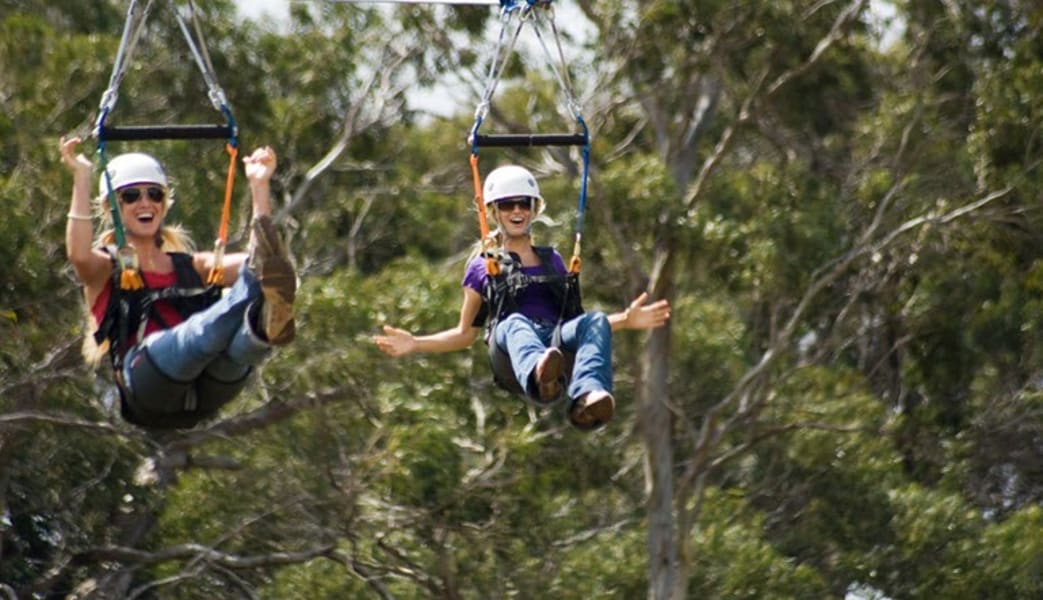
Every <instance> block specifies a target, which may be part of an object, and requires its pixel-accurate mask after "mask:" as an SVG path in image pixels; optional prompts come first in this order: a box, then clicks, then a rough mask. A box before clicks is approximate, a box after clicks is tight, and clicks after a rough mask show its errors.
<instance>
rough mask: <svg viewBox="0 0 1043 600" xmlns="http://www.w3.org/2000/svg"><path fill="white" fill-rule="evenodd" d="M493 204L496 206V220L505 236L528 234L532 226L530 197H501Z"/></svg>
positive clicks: (531, 201) (531, 200)
mask: <svg viewBox="0 0 1043 600" xmlns="http://www.w3.org/2000/svg"><path fill="white" fill-rule="evenodd" d="M493 206H494V207H495V208H496V221H497V223H499V224H500V229H501V230H502V231H503V232H504V234H505V235H506V236H507V237H522V236H527V235H529V230H530V228H531V227H532V212H533V211H532V209H533V199H532V198H529V197H527V196H516V197H514V198H503V199H501V200H498V201H497V202H496V203H495V204H494V205H493Z"/></svg>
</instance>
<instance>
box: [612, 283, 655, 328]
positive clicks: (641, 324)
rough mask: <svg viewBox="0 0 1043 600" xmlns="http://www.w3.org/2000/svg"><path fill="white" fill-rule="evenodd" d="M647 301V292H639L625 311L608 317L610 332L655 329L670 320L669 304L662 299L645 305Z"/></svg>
mask: <svg viewBox="0 0 1043 600" xmlns="http://www.w3.org/2000/svg"><path fill="white" fill-rule="evenodd" d="M647 300H648V292H641V295H640V296H638V297H637V298H634V301H633V302H631V303H630V306H628V307H627V309H626V310H624V311H622V312H618V313H613V314H611V315H609V316H608V322H609V323H610V324H611V325H612V331H618V330H620V329H655V328H656V327H662V326H663V325H665V324H666V322H667V320H668V319H670V303H669V302H668V301H667V300H665V299H664V300H657V301H655V302H653V303H651V304H645V302H646V301H647Z"/></svg>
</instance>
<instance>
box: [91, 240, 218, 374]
mask: <svg viewBox="0 0 1043 600" xmlns="http://www.w3.org/2000/svg"><path fill="white" fill-rule="evenodd" d="M106 251H107V252H108V253H109V256H110V257H112V264H113V269H112V286H111V293H110V294H109V303H108V305H107V306H106V307H105V316H104V317H103V318H102V320H101V323H100V324H99V325H98V329H97V331H95V332H94V341H95V342H96V343H98V344H99V345H100V344H102V343H104V342H105V340H108V341H109V360H110V361H111V362H112V368H113V369H114V370H115V372H116V379H117V381H118V380H120V379H121V377H120V374H121V372H122V368H123V357H124V356H125V355H126V353H127V351H128V350H130V348H131V344H130V340H131V336H132V333H133V334H136V337H135V338H134V339H136V340H137V341H138V342H140V341H141V340H142V339H143V337H144V335H145V326H146V325H147V324H148V321H149V319H150V318H154V319H156V320H157V321H158V322H159V323H160V325H162V326H163V327H164V328H167V327H170V324H169V323H166V322H164V321H163V318H162V317H161V316H160V315H159V314H158V313H155V314H154V313H153V310H152V308H153V306H155V304H156V302H159V301H166V302H167V303H169V304H170V305H171V306H173V307H174V309H175V310H176V311H177V312H178V313H179V314H180V315H181V317H182V318H188V317H189V316H190V315H192V314H195V313H197V312H199V311H201V310H204V309H206V308H207V307H208V306H210V305H211V304H213V303H214V302H216V301H217V300H218V299H219V298H220V297H221V288H220V287H218V286H207V285H205V284H204V283H203V279H202V278H201V277H200V276H199V273H197V272H196V270H195V267H193V266H192V255H191V254H186V253H184V252H168V253H167V254H168V255H169V256H170V258H171V260H173V261H174V275H175V277H176V283H175V284H174V285H173V286H171V287H166V288H160V289H152V288H148V287H145V288H142V289H138V290H124V289H121V288H120V281H119V274H120V271H119V268H118V266H117V265H116V249H115V248H114V247H107V248H106Z"/></svg>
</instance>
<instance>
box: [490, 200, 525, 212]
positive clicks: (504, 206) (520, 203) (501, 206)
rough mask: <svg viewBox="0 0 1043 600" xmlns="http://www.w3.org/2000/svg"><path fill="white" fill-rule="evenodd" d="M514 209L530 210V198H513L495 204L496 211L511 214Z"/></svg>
mask: <svg viewBox="0 0 1043 600" xmlns="http://www.w3.org/2000/svg"><path fill="white" fill-rule="evenodd" d="M515 208H521V209H524V210H532V198H515V199H513V200H501V201H499V202H497V203H496V209H497V210H502V211H504V212H511V211H512V210H514V209H515Z"/></svg>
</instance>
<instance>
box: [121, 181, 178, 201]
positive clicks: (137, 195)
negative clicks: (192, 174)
mask: <svg viewBox="0 0 1043 600" xmlns="http://www.w3.org/2000/svg"><path fill="white" fill-rule="evenodd" d="M145 192H146V193H147V194H148V199H149V200H151V201H153V202H162V201H163V198H165V197H166V195H167V193H166V192H165V191H163V188H161V187H157V186H154V185H150V186H149V187H147V188H145ZM120 200H122V201H123V203H124V204H134V203H135V202H137V201H138V200H141V188H138V187H132V188H125V189H122V190H120Z"/></svg>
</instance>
